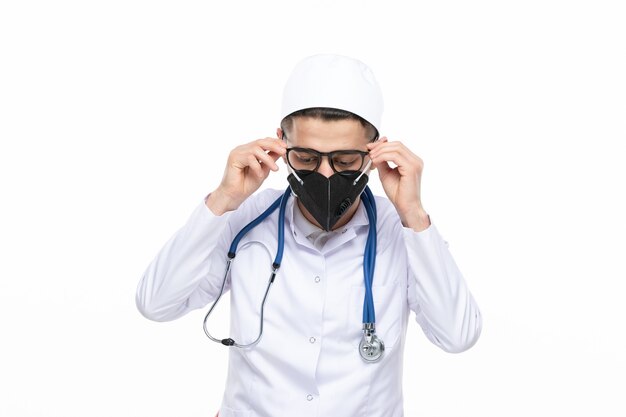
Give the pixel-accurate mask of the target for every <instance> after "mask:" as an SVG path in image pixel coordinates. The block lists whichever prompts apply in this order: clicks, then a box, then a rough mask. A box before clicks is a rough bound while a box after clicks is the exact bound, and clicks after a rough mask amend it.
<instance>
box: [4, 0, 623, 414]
mask: <svg viewBox="0 0 626 417" xmlns="http://www.w3.org/2000/svg"><path fill="white" fill-rule="evenodd" d="M624 21H626V13H625V11H624V6H623V2H619V1H602V0H600V1H593V2H592V1H557V0H542V1H538V0H530V1H524V2H506V1H493V0H492V1H486V0H479V1H472V2H467V1H465V2H461V1H433V2H399V1H384V2H383V1H377V2H375V1H367V0H363V1H355V0H352V1H345V0H344V1H341V0H339V1H328V0H323V1H315V2H307V3H305V2H296V1H289V2H288V1H284V2H279V1H239V2H200V1H177V2H174V1H169V2H167V1H137V0H126V1H108V2H103V1H100V2H98V1H67V0H65V1H63V0H61V1H56V2H43V1H28V0H25V1H6V2H2V3H1V4H0V183H1V190H2V193H1V195H0V199H1V200H2V205H1V216H0V251H1V252H0V329H1V343H0V415H1V416H12V417H13V416H15V417H21V416H46V417H56V416H59V417H61V416H62V417H70V416H72V417H73V416H76V417H78V416H81V417H82V416H87V415H89V416H93V417H96V416H112V415H115V416H128V417H143V416H146V417H147V416H150V417H157V416H164V417H165V416H168V417H169V416H187V417H192V416H198V417H200V416H212V415H214V413H215V411H216V410H217V409H218V408H219V404H220V401H221V396H222V392H223V387H224V382H225V375H226V357H227V352H226V349H225V348H223V347H220V346H217V345H214V344H212V343H211V342H209V341H208V339H206V337H205V336H204V333H203V332H202V327H201V321H202V317H203V316H204V311H196V312H193V313H190V314H189V315H187V316H185V317H183V318H181V319H179V320H177V321H174V322H170V323H153V322H150V321H148V320H146V319H144V318H143V317H142V316H141V315H140V314H139V312H138V311H137V310H136V308H135V304H134V294H135V288H136V286H137V283H138V281H139V279H140V278H141V275H142V273H143V271H144V269H145V268H146V267H147V265H148V263H149V262H150V261H151V260H152V258H153V257H154V256H155V255H156V253H157V252H158V250H159V249H160V247H161V246H162V245H163V244H164V243H165V241H166V240H167V239H168V238H169V237H170V236H171V235H172V234H173V233H174V232H175V231H176V230H177V229H178V228H179V227H180V226H182V224H183V223H184V222H185V221H186V219H187V218H188V216H189V215H190V214H191V211H192V210H193V209H194V208H195V206H196V205H197V204H198V203H199V202H200V201H201V199H202V198H203V197H204V196H205V195H206V194H207V193H208V192H210V191H211V190H212V189H213V188H214V187H216V186H217V184H218V183H219V180H220V178H221V175H222V172H223V166H224V161H225V159H226V156H227V154H228V152H229V150H230V149H231V148H232V147H234V146H235V145H236V144H240V143H244V142H248V141H251V140H253V139H257V138H262V137H266V136H274V134H275V129H276V127H277V126H278V123H279V120H278V115H279V109H280V94H281V90H282V87H283V84H284V82H285V80H286V78H287V76H288V74H289V72H290V70H291V68H292V67H293V65H295V63H296V62H297V61H298V60H300V59H301V58H303V57H305V56H307V55H311V54H314V53H319V52H331V53H340V54H345V55H349V56H353V57H356V58H359V59H361V60H363V61H364V62H366V63H367V64H369V65H370V67H371V68H372V69H373V71H374V73H375V74H376V76H377V78H378V80H379V82H380V84H381V87H382V89H383V93H384V97H385V103H386V108H385V114H384V116H383V128H382V133H383V134H384V135H387V136H388V137H389V138H390V140H401V141H403V142H405V143H406V144H407V145H408V146H409V147H410V148H411V149H412V150H413V151H414V152H415V153H417V154H418V155H420V156H421V157H422V159H423V160H424V162H425V168H424V175H423V203H424V207H425V208H426V210H427V211H428V212H429V213H430V215H431V218H432V219H433V221H434V222H435V223H436V224H437V226H438V228H439V230H440V232H441V233H442V235H443V236H444V238H445V239H446V240H447V241H448V242H449V243H450V249H451V251H452V253H453V255H454V256H455V259H456V261H457V264H458V265H459V266H460V268H461V270H462V271H463V272H464V275H465V278H466V280H467V281H468V283H469V285H470V288H471V289H472V292H473V294H474V296H475V298H476V299H477V301H478V303H479V305H480V307H481V310H482V312H483V315H484V329H483V334H482V336H481V339H480V340H479V342H478V343H477V344H476V345H475V346H474V347H473V348H472V349H471V350H469V351H467V352H464V353H461V354H457V355H452V354H447V353H444V352H442V351H439V350H438V349H437V348H436V347H435V346H433V345H431V344H430V343H429V342H428V341H427V340H426V338H425V337H424V335H423V334H422V333H421V330H420V329H419V326H417V324H416V323H414V322H413V323H411V326H410V327H409V336H408V342H407V346H406V351H405V374H404V383H405V384H404V392H405V397H406V399H405V410H406V415H407V416H424V417H440V416H441V417H442V416H466V417H470V416H481V417H484V416H502V415H507V416H528V415H533V416H554V415H602V416H624V415H626V406H625V405H624V402H623V399H620V398H622V397H623V393H624V392H625V391H626V376H625V375H626V357H625V353H624V352H626V326H625V325H624V319H625V318H626V303H625V302H624V297H625V290H626V286H625V285H624V280H625V279H626V266H625V264H624V257H623V256H624V252H625V251H624V249H625V248H626V247H625V245H624V236H625V233H626V221H625V220H624V213H625V212H626V203H625V199H624V194H625V193H624V188H625V187H624V182H625V180H626V168H625V164H624V157H625V155H626V154H625V152H624V150H623V143H624V140H625V139H626V135H625V133H626V123H625V121H626V118H625V110H626V98H625V97H626V81H625V80H626V77H624V74H626V29H625V25H624ZM620 143H621V145H620ZM372 184H373V185H372V187H373V189H374V192H375V193H377V194H382V193H383V192H382V188H381V187H380V185H379V183H378V179H377V178H375V177H374V178H373V180H372ZM286 185H287V184H286V170H285V169H284V166H282V165H281V170H280V171H279V172H278V173H275V174H272V175H271V176H270V178H269V179H268V181H267V183H266V185H264V186H268V187H280V188H282V187H285V186H286ZM218 327H219V325H218ZM223 330H224V331H226V329H225V328H224V329H223ZM355 354H356V351H355Z"/></svg>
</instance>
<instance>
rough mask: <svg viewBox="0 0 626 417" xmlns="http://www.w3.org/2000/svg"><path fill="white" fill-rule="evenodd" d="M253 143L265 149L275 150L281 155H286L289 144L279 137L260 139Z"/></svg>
mask: <svg viewBox="0 0 626 417" xmlns="http://www.w3.org/2000/svg"><path fill="white" fill-rule="evenodd" d="M252 144H253V145H254V146H259V147H261V148H262V149H263V150H264V151H270V152H275V153H277V154H279V155H284V154H285V153H286V152H287V144H286V143H285V142H284V141H282V140H280V139H278V138H265V139H258V140H256V141H254V142H252Z"/></svg>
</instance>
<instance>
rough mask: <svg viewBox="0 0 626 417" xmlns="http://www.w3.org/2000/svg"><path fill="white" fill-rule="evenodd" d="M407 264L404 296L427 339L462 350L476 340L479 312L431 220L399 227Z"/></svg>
mask: <svg viewBox="0 0 626 417" xmlns="http://www.w3.org/2000/svg"><path fill="white" fill-rule="evenodd" d="M402 234H403V238H404V242H405V246H406V251H407V261H408V265H409V285H408V300H409V307H410V308H411V310H413V311H414V312H415V316H416V320H417V322H418V323H419V324H420V326H421V327H422V329H423V331H424V333H425V334H426V336H427V337H428V339H429V340H430V341H431V342H433V343H434V344H435V345H437V346H439V347H440V348H441V349H443V350H444V351H446V352H453V353H457V352H462V351H464V350H467V349H469V348H470V347H472V346H473V345H474V343H476V341H477V340H478V337H479V336H480V332H481V329H482V316H481V314H480V310H479V309H478V305H477V304H476V302H475V301H474V298H473V296H472V294H471V293H470V291H469V289H468V287H467V283H466V282H465V279H464V278H463V276H462V274H461V271H459V268H458V267H457V265H456V263H455V262H454V259H453V258H452V255H451V254H450V251H449V250H448V245H447V242H445V241H444V240H443V238H442V237H441V235H440V234H439V231H438V230H437V229H436V227H435V226H434V225H433V224H431V225H430V226H429V227H428V228H427V229H426V230H423V231H421V232H415V231H414V230H412V229H408V228H403V230H402Z"/></svg>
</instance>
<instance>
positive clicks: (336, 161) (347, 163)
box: [287, 148, 368, 173]
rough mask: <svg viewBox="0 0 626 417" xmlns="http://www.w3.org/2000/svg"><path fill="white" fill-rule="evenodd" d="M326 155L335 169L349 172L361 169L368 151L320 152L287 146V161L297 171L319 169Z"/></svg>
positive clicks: (339, 171)
mask: <svg viewBox="0 0 626 417" xmlns="http://www.w3.org/2000/svg"><path fill="white" fill-rule="evenodd" d="M324 156H325V157H327V158H328V162H329V164H330V167H331V168H332V169H333V171H335V172H337V173H342V172H343V173H347V172H354V171H360V170H361V168H363V165H364V164H365V157H366V156H368V153H367V152H363V151H358V150H342V151H332V152H319V151H316V150H315V149H309V148H287V162H288V163H289V166H290V167H291V168H292V169H293V170H295V171H317V170H318V169H319V167H320V164H321V163H322V157H324Z"/></svg>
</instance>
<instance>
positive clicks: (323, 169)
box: [317, 156, 335, 178]
mask: <svg viewBox="0 0 626 417" xmlns="http://www.w3.org/2000/svg"><path fill="white" fill-rule="evenodd" d="M317 172H318V173H320V174H322V175H323V176H325V177H326V178H330V176H331V175H333V174H334V173H335V171H333V169H332V167H331V166H330V161H329V160H328V156H326V157H323V158H322V161H321V162H320V167H319V168H318V169H317Z"/></svg>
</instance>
